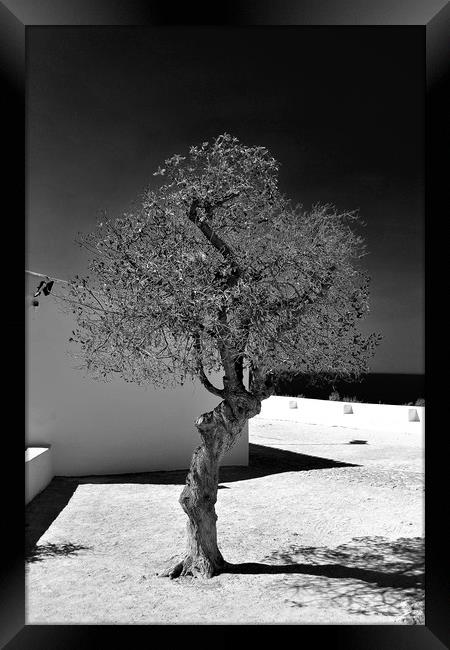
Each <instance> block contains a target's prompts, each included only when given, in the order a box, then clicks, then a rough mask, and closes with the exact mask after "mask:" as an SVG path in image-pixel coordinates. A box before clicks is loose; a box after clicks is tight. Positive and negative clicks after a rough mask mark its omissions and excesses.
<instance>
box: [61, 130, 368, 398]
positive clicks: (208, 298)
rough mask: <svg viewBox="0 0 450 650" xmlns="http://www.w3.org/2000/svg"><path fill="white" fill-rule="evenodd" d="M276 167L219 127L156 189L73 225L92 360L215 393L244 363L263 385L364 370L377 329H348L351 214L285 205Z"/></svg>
mask: <svg viewBox="0 0 450 650" xmlns="http://www.w3.org/2000/svg"><path fill="white" fill-rule="evenodd" d="M278 171H279V164H278V162H277V161H276V160H275V159H274V158H273V157H272V156H271V155H270V153H269V152H268V151H267V149H265V148H264V147H262V146H245V145H243V144H242V143H241V142H239V141H238V139H237V138H235V137H232V136H230V135H228V134H224V135H220V136H219V137H217V138H215V139H214V140H213V141H212V142H203V143H202V144H201V145H199V146H192V147H191V148H190V149H189V151H188V152H187V153H186V155H185V156H180V155H174V156H173V157H171V158H170V159H168V160H166V161H165V163H164V165H163V166H162V167H160V168H159V169H158V171H157V172H156V173H155V176H160V177H161V179H162V183H161V185H160V186H159V187H158V188H157V189H154V188H149V189H147V190H146V191H145V192H144V193H143V194H142V196H141V197H140V199H139V201H138V202H137V204H136V207H134V208H133V209H132V210H130V211H129V212H126V213H125V214H122V215H121V216H120V217H118V218H111V219H110V218H105V219H103V220H102V221H101V222H100V223H99V224H98V227H97V228H96V230H95V231H94V232H92V233H90V234H88V235H84V236H83V238H82V244H83V245H84V246H85V247H86V248H88V250H89V251H90V252H91V253H92V257H91V261H90V267H89V273H90V275H89V276H88V277H86V278H84V279H80V278H78V277H76V278H75V279H74V280H73V281H72V283H71V287H70V291H71V294H72V296H71V299H72V300H73V304H74V306H73V312H74V314H75V316H76V320H77V328H76V330H75V331H74V335H73V340H74V341H76V342H78V343H79V345H80V349H81V357H82V359H83V362H84V364H85V365H86V367H87V368H88V370H89V371H90V372H91V373H93V374H94V375H95V376H96V377H97V378H100V379H105V380H106V379H108V378H109V377H110V376H111V375H113V374H114V373H117V374H119V375H120V376H121V377H123V378H124V379H125V380H126V381H130V382H136V383H139V384H141V383H150V384H153V385H155V386H168V385H174V384H177V383H182V382H183V381H185V379H186V378H197V379H199V380H200V381H201V382H202V383H203V385H204V386H205V387H206V388H207V389H208V390H209V391H210V392H212V393H213V394H216V395H218V396H224V388H225V389H226V388H227V384H228V383H229V382H235V381H238V382H240V381H241V380H242V373H243V369H244V368H245V367H249V368H251V369H252V371H253V372H252V374H253V379H254V383H253V390H254V391H255V394H256V393H258V391H260V393H261V395H262V394H263V390H264V389H263V386H264V385H265V382H266V379H267V377H268V376H270V375H276V374H279V373H281V372H285V371H295V372H300V371H305V372H321V373H331V374H345V375H358V374H359V373H361V372H364V371H366V370H367V364H368V361H369V359H370V357H371V356H372V354H373V352H374V349H375V347H376V345H377V343H378V341H379V337H378V335H376V334H371V335H369V336H363V335H362V334H361V332H359V330H358V321H359V319H361V318H363V317H364V315H365V314H366V313H367V311H368V295H369V293H368V291H369V289H368V277H367V275H366V273H365V272H364V270H363V268H362V267H361V265H360V264H359V259H360V258H361V257H362V256H363V255H364V242H363V240H362V238H361V237H360V236H359V235H358V234H356V232H355V228H354V226H355V225H356V223H357V221H358V215H357V214H356V213H355V212H344V213H342V212H339V211H338V210H337V209H336V208H335V207H333V206H332V205H321V204H316V205H314V206H313V207H312V208H311V209H309V210H305V209H304V208H303V207H302V206H301V205H294V204H293V203H292V202H291V201H290V200H289V198H287V197H285V196H284V195H283V194H282V193H281V192H280V190H279V187H278ZM215 372H222V374H223V376H224V380H223V381H224V386H223V387H222V386H217V385H215V384H213V383H212V381H211V379H210V377H211V373H215Z"/></svg>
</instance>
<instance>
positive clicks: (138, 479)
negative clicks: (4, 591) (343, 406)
mask: <svg viewBox="0 0 450 650" xmlns="http://www.w3.org/2000/svg"><path fill="white" fill-rule="evenodd" d="M333 467H335V468H339V467H357V465H353V464H351V463H343V462H340V461H335V460H330V459H328V458H320V457H318V456H308V455H306V454H297V453H295V452H292V451H284V450H282V449H275V448H273V447H265V446H263V445H255V444H252V443H250V445H249V464H248V466H243V467H241V466H224V467H221V468H220V472H219V480H220V482H223V483H232V482H235V481H245V480H248V479H252V478H260V477H263V476H267V475H270V474H279V473H281V472H305V471H311V470H318V469H328V468H333ZM187 472H188V470H187V469H183V470H172V471H163V472H143V473H138V474H113V475H106V476H74V477H72V476H69V477H64V476H56V477H55V478H54V479H53V480H52V481H51V483H50V484H49V485H48V486H47V488H45V490H43V491H42V492H41V493H40V494H38V495H37V496H36V497H35V498H34V499H33V500H32V501H31V502H30V503H29V504H28V505H27V506H26V508H25V558H26V559H27V561H32V559H31V558H33V557H34V556H33V554H34V553H35V552H36V549H37V547H36V543H37V541H38V540H39V538H40V537H41V536H42V535H43V534H44V533H45V531H46V530H47V529H48V528H49V527H50V526H51V524H52V523H53V521H54V520H55V519H56V518H57V517H58V515H59V513H60V512H61V511H62V510H63V508H65V507H66V505H67V504H68V502H69V501H70V499H71V497H72V495H73V493H74V492H75V490H76V489H77V487H78V485H82V484H86V483H98V484H108V483H116V484H125V483H141V484H153V485H184V483H185V481H186V475H187ZM219 489H230V486H227V485H219Z"/></svg>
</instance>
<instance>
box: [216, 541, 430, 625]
mask: <svg viewBox="0 0 450 650" xmlns="http://www.w3.org/2000/svg"><path fill="white" fill-rule="evenodd" d="M265 560H270V561H271V563H270V564H269V563H265V562H262V563H259V562H247V563H242V564H229V565H228V566H227V568H226V573H235V574H284V575H285V576H286V578H285V580H284V581H281V582H279V583H277V584H276V585H273V586H272V589H275V590H278V591H279V592H281V594H283V595H284V596H285V600H286V601H287V602H289V604H290V605H291V606H296V607H305V606H314V607H323V608H329V607H337V608H340V609H345V610H346V611H348V612H349V613H351V614H364V615H382V616H397V617H400V619H401V620H402V621H403V622H404V623H410V624H415V623H418V624H423V623H424V577H425V576H424V566H425V564H424V563H425V561H424V540H423V538H420V537H412V538H399V539H397V540H394V541H392V540H387V539H385V538H383V537H361V538H355V539H354V540H352V542H350V543H348V544H343V545H341V546H338V547H337V548H326V547H301V546H290V547H288V548H287V549H285V550H283V551H275V552H274V553H272V554H271V555H270V556H268V557H267V558H265ZM299 560H303V561H302V562H299ZM292 575H295V578H292V577H291V576H292ZM299 576H302V577H301V578H299Z"/></svg>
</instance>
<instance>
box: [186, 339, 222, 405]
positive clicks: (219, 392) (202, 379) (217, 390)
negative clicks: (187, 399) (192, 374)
mask: <svg viewBox="0 0 450 650" xmlns="http://www.w3.org/2000/svg"><path fill="white" fill-rule="evenodd" d="M194 349H195V356H196V369H197V376H198V378H199V379H200V382H201V383H202V384H203V386H204V387H205V388H206V390H207V391H209V392H210V393H212V394H213V395H217V397H222V398H224V397H225V392H224V391H223V390H221V389H220V388H216V386H214V385H213V384H212V383H211V382H210V381H209V379H208V377H207V376H206V373H205V369H204V368H203V363H202V347H201V342H200V334H198V333H195V334H194Z"/></svg>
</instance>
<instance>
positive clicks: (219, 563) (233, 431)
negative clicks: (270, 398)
mask: <svg viewBox="0 0 450 650" xmlns="http://www.w3.org/2000/svg"><path fill="white" fill-rule="evenodd" d="M260 408H261V402H260V401H259V400H257V399H255V398H253V397H252V396H250V395H249V394H247V395H245V396H244V395H242V394H241V395H238V396H234V399H233V398H231V399H227V400H224V401H223V402H221V403H220V404H218V406H216V407H215V408H214V409H213V410H212V411H210V412H208V413H205V414H203V415H202V416H201V417H200V418H198V420H197V421H196V423H195V424H196V427H197V429H198V431H199V434H200V437H201V439H202V444H201V445H200V446H199V447H197V449H196V450H195V451H194V453H193V456H192V461H191V466H190V469H189V473H188V475H187V478H186V485H185V486H184V489H183V491H182V493H181V495H180V499H179V501H180V504H181V506H182V508H183V510H184V512H185V513H186V514H187V516H188V522H187V548H186V553H185V556H184V557H183V558H182V559H181V560H180V561H177V562H176V563H175V565H171V566H169V568H168V569H167V570H166V571H164V572H163V573H162V575H163V576H168V577H170V578H177V577H179V576H186V575H192V576H202V577H205V578H211V577H213V576H215V575H218V574H219V573H220V572H221V571H223V569H224V568H225V566H226V562H225V560H224V558H223V556H222V554H221V552H220V550H219V547H218V544H217V526H216V522H217V515H216V511H215V507H214V506H215V503H216V501H217V487H218V482H219V465H220V461H221V459H222V457H223V455H224V454H225V452H226V451H228V450H229V449H231V447H232V446H233V444H234V443H235V442H236V440H237V439H238V437H239V435H240V433H241V431H242V429H243V427H244V426H245V424H246V422H247V421H248V419H249V418H250V417H253V416H254V415H256V414H257V413H259V411H260Z"/></svg>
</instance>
